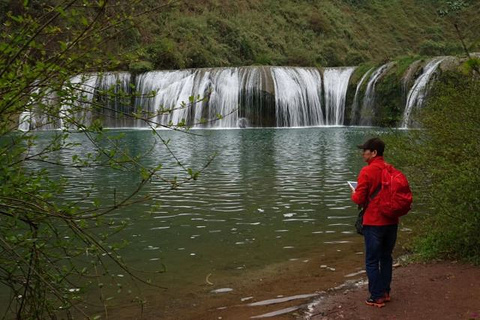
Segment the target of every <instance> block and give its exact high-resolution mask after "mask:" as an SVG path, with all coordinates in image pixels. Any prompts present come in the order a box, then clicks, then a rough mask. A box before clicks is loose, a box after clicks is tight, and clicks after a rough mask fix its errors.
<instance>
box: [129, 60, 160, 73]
mask: <svg viewBox="0 0 480 320" xmlns="http://www.w3.org/2000/svg"><path fill="white" fill-rule="evenodd" d="M128 69H129V70H130V72H132V73H143V72H147V71H152V70H153V69H154V67H153V63H151V62H150V61H135V62H132V63H130V65H129V66H128Z"/></svg>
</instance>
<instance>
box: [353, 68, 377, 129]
mask: <svg viewBox="0 0 480 320" xmlns="http://www.w3.org/2000/svg"><path fill="white" fill-rule="evenodd" d="M372 70H373V68H371V69H369V70H368V71H367V72H365V74H364V75H363V76H362V78H361V79H360V82H359V83H358V84H357V89H356V90H355V96H354V98H353V103H352V110H351V113H350V125H355V124H357V123H358V122H359V116H358V106H359V102H358V100H359V98H358V96H359V92H360V88H361V87H362V85H363V82H364V81H365V79H367V76H368V75H369V74H370V72H371V71H372Z"/></svg>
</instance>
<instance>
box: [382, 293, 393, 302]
mask: <svg viewBox="0 0 480 320" xmlns="http://www.w3.org/2000/svg"><path fill="white" fill-rule="evenodd" d="M383 301H384V302H390V301H392V298H390V293H388V292H385V295H384V296H383Z"/></svg>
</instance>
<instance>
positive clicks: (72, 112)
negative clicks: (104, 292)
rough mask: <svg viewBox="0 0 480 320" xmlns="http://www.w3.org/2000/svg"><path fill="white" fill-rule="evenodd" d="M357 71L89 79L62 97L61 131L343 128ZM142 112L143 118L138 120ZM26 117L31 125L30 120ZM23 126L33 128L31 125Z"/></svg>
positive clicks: (77, 80)
mask: <svg viewBox="0 0 480 320" xmlns="http://www.w3.org/2000/svg"><path fill="white" fill-rule="evenodd" d="M353 70H354V68H327V69H325V72H324V78H325V81H324V85H323V86H322V82H323V81H322V76H321V73H320V71H319V70H318V69H316V68H295V67H243V68H208V69H191V70H178V71H152V72H147V73H144V74H140V75H137V76H135V77H133V76H131V75H130V74H129V73H126V72H118V73H92V74H83V75H78V76H75V77H73V78H71V79H70V81H69V82H68V83H67V84H65V86H64V91H65V92H67V93H68V94H62V98H61V99H59V105H60V106H61V107H60V110H59V118H60V123H59V124H57V128H58V127H60V128H63V127H67V126H68V127H71V128H74V129H75V128H78V126H79V125H89V124H90V123H92V120H94V119H101V120H102V123H103V126H104V127H107V128H114V127H148V126H150V125H151V126H154V127H162V126H169V125H170V124H178V123H185V124H186V125H189V126H193V127H209V128H238V127H242V128H243V127H248V126H255V127H304V126H321V125H343V113H344V109H345V96H346V90H347V86H348V81H349V79H350V76H351V74H352V72H353ZM132 82H134V87H135V88H136V90H137V91H136V92H135V95H134V97H135V98H132V95H131V94H132V93H133V92H132V89H131V88H130V87H131V84H132ZM322 87H323V88H324V90H325V106H323V103H322ZM192 96H193V97H195V99H194V100H193V101H191V100H190V99H191V97H192ZM197 98H200V100H197ZM203 98H206V99H204V100H203ZM96 106H100V108H96ZM140 111H141V112H142V114H143V116H144V117H143V118H141V119H140V118H137V119H134V118H133V117H132V116H131V115H132V113H134V112H135V113H136V114H138V113H139V112H140ZM22 117H23V118H22V119H23V120H25V119H26V117H27V115H26V114H23V115H22ZM216 118H220V119H217V120H215V119H216ZM210 120H215V121H210ZM67 123H68V124H69V125H67ZM19 126H21V128H23V129H26V125H25V121H21V122H19Z"/></svg>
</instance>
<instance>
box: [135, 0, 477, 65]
mask: <svg viewBox="0 0 480 320" xmlns="http://www.w3.org/2000/svg"><path fill="white" fill-rule="evenodd" d="M146 5H148V1H146ZM476 7H477V5H475V6H474V8H476ZM436 10H437V7H436V5H435V1H424V2H418V1H413V0H388V1H387V0H386V1H333V0H329V1H322V3H321V4H320V3H315V2H312V1H302V2H298V1H294V0H286V1H274V0H268V1H258V0H238V1H233V0H229V1H226V2H225V3H223V2H222V3H220V2H219V1H217V0H202V1H198V2H189V3H188V4H187V3H185V4H181V5H179V6H178V7H176V8H175V9H173V10H169V11H166V12H162V13H160V14H158V13H155V14H151V15H150V16H149V17H147V19H145V18H142V21H139V22H138V23H139V24H138V27H137V28H138V29H139V33H140V34H141V36H140V38H139V40H138V43H137V44H136V45H137V47H138V48H139V49H144V48H145V47H148V48H151V50H150V51H148V50H147V51H146V50H139V51H138V56H137V57H136V58H135V59H137V60H141V61H150V62H151V63H153V64H154V67H155V68H157V69H175V68H195V67H220V66H243V65H255V64H256V65H258V64H263V65H298V66H344V65H359V64H361V63H364V62H367V61H368V62H371V63H375V64H380V63H382V62H385V61H387V60H392V59H394V58H395V57H398V56H415V55H418V54H419V53H423V54H428V55H432V54H435V55H437V54H455V53H461V48H460V46H459V45H458V40H457V35H456V33H455V30H454V29H453V27H452V24H451V21H449V20H447V19H440V18H439V17H438V15H437V13H436ZM461 27H462V28H464V29H465V35H466V38H467V39H466V40H467V42H468V43H469V44H472V43H474V40H475V37H476V35H475V33H474V32H473V31H471V30H478V29H480V20H479V19H476V15H474V14H472V13H470V12H467V13H466V15H465V19H464V20H462V24H461ZM467 27H468V28H467ZM469 30H470V31H469ZM159 41H164V42H165V41H171V42H172V43H173V45H172V46H170V47H165V46H161V45H160V46H159V45H157V44H158V42H159ZM477 46H478V44H477ZM165 51H166V53H165Z"/></svg>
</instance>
